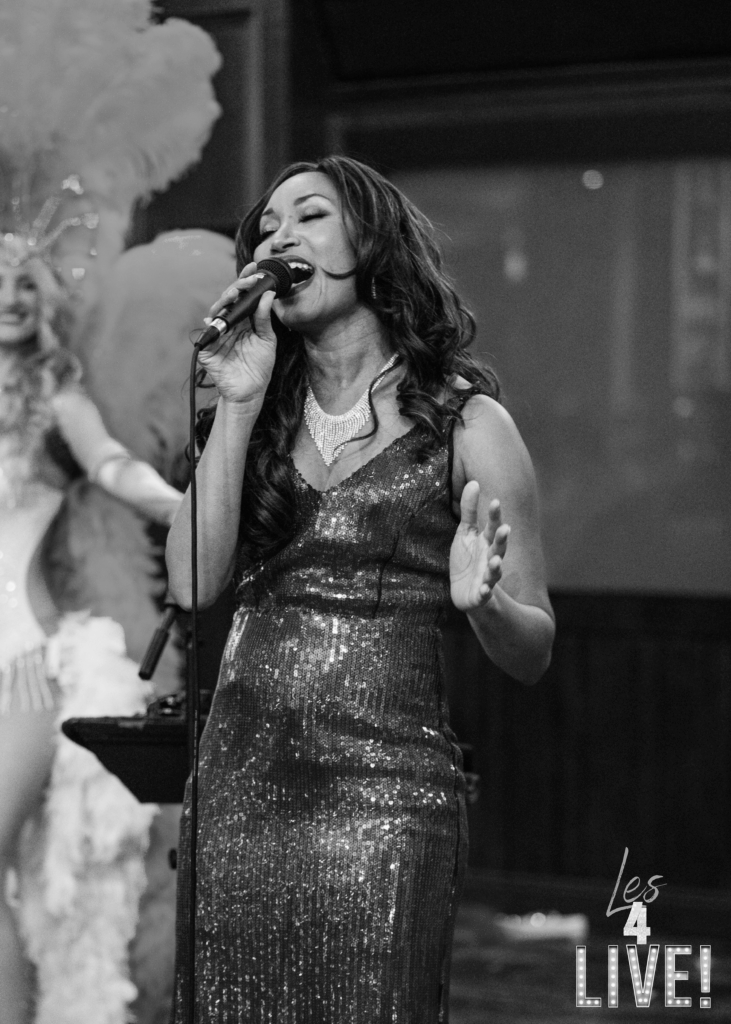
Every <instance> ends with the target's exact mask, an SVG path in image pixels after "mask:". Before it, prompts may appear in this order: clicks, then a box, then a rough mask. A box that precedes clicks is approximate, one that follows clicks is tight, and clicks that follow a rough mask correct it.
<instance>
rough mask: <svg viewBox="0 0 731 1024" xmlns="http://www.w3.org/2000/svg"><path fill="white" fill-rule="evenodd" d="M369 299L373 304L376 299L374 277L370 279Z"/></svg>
mask: <svg viewBox="0 0 731 1024" xmlns="http://www.w3.org/2000/svg"><path fill="white" fill-rule="evenodd" d="M371 298H372V299H373V301H374V302H376V300H377V299H378V296H377V295H376V279H375V277H374V278H372V279H371Z"/></svg>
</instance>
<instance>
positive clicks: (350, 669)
mask: <svg viewBox="0 0 731 1024" xmlns="http://www.w3.org/2000/svg"><path fill="white" fill-rule="evenodd" d="M418 440H419V435H418V431H417V429H416V428H414V429H412V430H411V431H409V432H408V433H407V434H405V435H404V436H403V437H400V438H397V439H396V440H395V441H394V442H393V443H392V444H391V445H390V446H388V447H387V448H386V449H384V450H383V451H381V452H380V453H378V454H377V455H376V456H375V457H374V458H372V459H371V460H370V461H369V462H367V463H366V464H365V465H364V466H362V467H360V469H358V470H357V471H356V472H355V473H353V474H352V475H351V476H349V477H348V478H346V479H345V480H344V481H343V482H342V483H340V484H339V485H337V486H335V487H332V488H330V489H328V490H326V491H323V492H321V491H317V490H315V489H314V488H312V487H311V486H310V485H309V484H307V483H306V481H305V480H304V479H303V478H302V477H301V476H300V474H299V473H297V471H296V470H295V468H294V466H292V467H291V471H292V473H293V474H294V476H295V478H296V495H297V511H296V532H295V536H294V539H293V540H292V541H291V542H290V543H289V544H288V545H287V546H286V547H285V548H284V549H283V550H282V551H280V552H279V553H278V554H277V555H275V556H274V557H272V558H271V559H269V560H268V561H266V562H265V563H264V564H263V565H262V566H260V567H259V568H258V569H257V570H256V571H254V572H252V573H251V574H249V575H248V576H247V577H245V578H244V579H243V581H242V582H241V584H240V586H239V588H238V591H237V593H238V606H237V610H236V613H235V617H234V622H233V626H232V629H231V633H230V635H229V639H228V642H227V646H226V650H225V652H224V656H223V661H222V665H221V671H220V677H219V681H218V685H217V689H216V692H215V696H214V701H213V706H212V708H211V713H210V716H209V720H208V723H207V726H206V729H205V731H204V734H203V737H202V741H201V760H200V773H199V831H198V860H197V865H198V898H197V912H196V933H197V934H196V938H197V945H196V965H197V966H196V991H197V997H196V1003H197V1007H198V1012H197V1017H196V1021H197V1024H224V1022H225V1024H235V1022H236V1024H238V1022H246V1024H260V1022H261V1024H264V1022H268V1024H269V1022H271V1024H385V1022H393V1024H437V1022H446V1021H447V1019H448V1017H447V1014H448V1010H447V996H448V976H449V960H450V947H451V937H452V932H453V924H454V914H455V910H456V904H457V900H458V897H459V891H460V885H461V879H462V874H463V868H464V864H465V858H466V849H467V833H466V817H465V806H464V777H463V774H462V769H461V758H460V752H459V748H458V747H457V746H456V743H455V740H454V736H453V734H452V732H451V731H450V729H449V725H448V715H447V707H446V701H445V696H444V673H443V662H442V653H441V644H440V639H441V638H440V631H439V621H440V618H441V616H442V614H443V611H444V609H445V607H446V606H447V605H448V602H449V579H448V556H449V548H450V545H451V541H452V538H453V536H454V532H455V528H456V523H455V520H454V518H453V515H452V512H451V507H450V506H451V501H450V487H449V473H450V465H449V463H450V459H449V454H448V449H447V445H444V446H443V447H441V448H439V449H438V450H437V451H436V452H434V453H433V454H431V455H430V456H429V457H428V458H427V460H426V461H425V462H422V463H418V462H417V461H416V460H415V458H414V453H415V449H416V446H417V441H418ZM188 820H189V806H188V803H187V799H186V807H185V811H184V819H183V822H184V824H183V830H182V835H181V846H180V858H179V867H180V871H179V874H180V878H179V904H178V953H177V973H176V998H175V1008H174V1012H173V1020H174V1022H175V1024H189V1022H191V1020H192V1018H191V1015H190V1012H189V1009H188V1008H187V1007H186V997H185V992H186V982H187V973H186V966H185V964H186V960H185V946H184V943H185V936H186V921H187V915H188V909H187V907H188V904H187V883H188V868H187V853H186V850H187V844H188V836H187V822H188Z"/></svg>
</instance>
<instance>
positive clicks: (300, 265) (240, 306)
mask: <svg viewBox="0 0 731 1024" xmlns="http://www.w3.org/2000/svg"><path fill="white" fill-rule="evenodd" d="M256 270H257V273H259V274H263V277H261V278H259V280H258V281H257V282H256V283H255V284H254V285H253V287H251V288H249V289H248V290H247V291H245V292H241V294H240V295H239V297H238V299H236V300H235V301H234V302H233V304H232V305H230V306H224V307H223V309H222V310H220V311H219V313H218V316H217V317H216V318H215V320H213V321H212V322H211V323H210V324H209V325H208V327H207V328H206V330H205V331H204V333H203V335H202V337H201V338H200V340H199V341H197V342H196V346H197V347H198V348H199V349H200V348H206V346H208V345H210V344H211V343H212V342H214V341H218V339H219V338H221V337H222V336H223V335H224V334H226V332H227V331H230V330H231V328H232V327H235V326H236V325H237V324H239V323H241V321H242V320H245V319H246V318H247V317H249V316H251V314H252V313H253V312H254V310H255V309H256V307H257V306H258V305H259V299H260V298H261V297H262V295H263V294H264V292H271V291H273V292H274V293H275V295H276V296H277V298H278V299H281V298H282V297H283V296H284V295H288V294H289V292H290V291H291V290H292V288H293V287H294V285H296V284H300V283H301V282H302V281H308V280H309V279H310V278H311V277H312V275H313V274H314V273H315V268H314V267H313V266H312V264H310V263H308V262H307V260H303V259H300V258H299V257H297V256H290V257H289V258H288V259H283V258H281V257H279V256H273V257H272V258H271V259H268V260H262V261H261V263H257V265H256Z"/></svg>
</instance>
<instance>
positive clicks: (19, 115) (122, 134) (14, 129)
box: [0, 0, 220, 212]
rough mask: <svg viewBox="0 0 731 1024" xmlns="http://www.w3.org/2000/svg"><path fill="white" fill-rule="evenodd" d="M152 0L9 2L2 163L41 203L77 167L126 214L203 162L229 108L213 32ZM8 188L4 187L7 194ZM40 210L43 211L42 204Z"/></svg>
mask: <svg viewBox="0 0 731 1024" xmlns="http://www.w3.org/2000/svg"><path fill="white" fill-rule="evenodd" d="M151 10H152V4H151V2H150V0H0V169H2V170H3V171H4V174H5V176H6V177H9V178H10V180H11V181H12V179H13V176H14V175H17V174H24V173H26V174H27V172H28V171H29V169H31V170H32V172H33V180H32V182H31V183H30V187H31V190H32V192H33V199H34V201H35V205H37V203H38V198H39V197H41V196H42V193H43V192H45V193H46V194H52V193H53V192H55V191H57V190H58V188H59V187H60V186H61V183H62V182H63V181H64V180H65V179H66V178H67V177H68V176H69V175H71V174H79V175H81V176H82V178H83V180H84V182H85V184H86V185H87V186H88V187H89V188H90V190H91V191H92V192H93V194H94V196H95V198H96V199H97V200H100V201H102V202H104V203H105V204H108V205H110V206H112V207H114V208H116V209H119V210H120V211H122V212H126V210H127V208H128V207H129V206H130V205H131V203H132V202H134V200H135V199H136V198H139V197H141V196H145V195H147V194H149V193H150V192H152V191H155V190H158V189H162V188H164V187H165V186H166V185H167V184H168V183H169V182H170V181H172V180H174V179H175V178H176V177H178V176H179V175H180V174H182V172H183V171H184V170H185V168H186V167H188V166H189V165H190V163H191V162H193V161H194V160H196V159H197V158H198V157H199V155H200V151H201V149H202V147H203V145H204V144H205V141H206V139H207V137H208V135H209V133H210V129H211V125H212V123H213V121H214V120H215V118H216V117H217V116H218V114H219V112H220V111H219V107H218V104H217V103H216V101H215V98H214V95H213V90H212V87H211V81H210V79H211V76H212V75H213V74H214V72H215V71H216V70H217V68H218V67H219V64H220V57H219V55H218V52H217V50H216V48H215V46H214V45H213V42H212V41H211V39H210V37H209V36H208V35H206V33H205V32H203V31H202V30H201V29H199V28H197V27H195V26H194V25H191V24H189V23H188V22H185V21H181V20H178V19H173V18H171V19H169V20H168V21H166V22H164V23H163V24H152V23H151V22H150V15H151ZM8 187H9V185H8V184H7V183H6V184H5V189H6V190H7V189H8ZM34 212H37V211H34Z"/></svg>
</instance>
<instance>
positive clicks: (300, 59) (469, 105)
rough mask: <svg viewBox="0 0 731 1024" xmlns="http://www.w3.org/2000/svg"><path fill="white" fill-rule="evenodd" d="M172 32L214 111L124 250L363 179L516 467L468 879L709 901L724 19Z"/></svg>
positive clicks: (349, 9)
mask: <svg viewBox="0 0 731 1024" xmlns="http://www.w3.org/2000/svg"><path fill="white" fill-rule="evenodd" d="M166 15H180V16H184V17H189V18H191V19H192V20H194V21H197V22H198V23H199V24H201V26H202V27H204V28H205V29H206V30H207V31H209V32H211V34H212V35H213V36H214V38H215V39H216V41H217V43H218V45H219V47H220V49H221V51H222V53H223V55H224V60H225V64H224V68H223V70H222V71H221V72H220V73H219V76H218V79H217V82H216V86H217V91H218V95H219V98H220V100H221V102H222V105H223V106H224V110H225V113H224V117H223V118H222V119H221V121H220V122H219V125H218V127H217V129H216V133H215V134H214V138H213V140H212V142H211V144H210V146H209V148H208V150H207V151H206V153H205V155H204V158H203V161H202V163H201V165H200V167H199V168H198V169H197V170H195V171H194V172H193V173H192V174H191V175H190V176H189V177H188V178H187V179H186V180H185V181H183V182H182V183H180V184H178V185H176V186H175V187H174V188H173V189H171V190H170V192H169V193H167V194H166V195H165V196H164V197H162V198H161V199H157V200H155V201H154V202H153V203H152V204H151V206H150V207H149V208H148V209H147V211H143V212H142V213H141V215H140V217H139V219H138V222H137V226H136V235H137V237H140V238H142V237H149V236H150V235H153V234H155V233H156V232H157V231H158V230H161V229H163V228H168V227H176V226H189V225H196V226H205V227H212V228H214V229H216V230H220V231H224V232H227V233H231V232H232V231H233V230H234V228H235V223H236V221H237V219H238V217H239V216H240V214H241V212H242V211H243V210H244V209H245V207H246V206H247V204H248V203H249V202H250V201H251V199H252V198H253V197H254V196H255V195H256V194H258V192H259V191H260V190H261V189H262V188H263V186H264V184H265V182H266V181H267V179H268V178H269V177H270V176H271V174H272V173H273V172H274V170H276V169H277V167H278V166H280V165H281V164H283V163H284V162H286V161H287V160H290V159H303V158H306V159H309V158H314V157H317V156H319V155H321V154H323V153H325V152H329V151H333V150H339V151H342V152H347V153H348V154H350V155H353V156H356V157H359V158H362V159H365V160H368V161H370V162H372V163H374V164H375V165H376V166H378V167H379V168H380V169H381V170H382V171H383V172H384V173H386V174H387V175H389V176H391V177H392V178H393V179H394V180H396V181H397V182H399V183H401V184H402V185H403V186H404V188H405V189H406V190H407V192H410V193H414V198H417V194H418V201H419V202H421V203H422V204H423V205H424V206H425V209H427V212H429V213H431V214H432V216H434V217H435V219H437V220H438V221H439V226H440V228H441V230H442V231H443V233H444V234H445V235H446V236H448V237H446V238H445V241H446V243H447V249H448V252H449V254H450V258H451V260H452V263H451V264H450V265H451V266H452V268H453V272H454V273H455V276H456V279H457V282H458V285H459V286H460V288H461V289H463V290H465V292H466V293H468V294H469V297H470V301H471V302H472V304H473V305H474V307H475V309H476V311H477V313H478V321H479V326H480V340H479V341H478V351H479V352H480V353H481V354H482V355H484V356H485V357H489V358H491V359H492V361H495V362H496V363H497V367H498V370H499V371H500V372H501V374H502V375H503V378H504V379H505V382H506V384H507V386H508V387H507V390H508V404H509V407H510V408H511V410H512V411H513V413H514V415H515V416H516V419H517V421H518V423H519V426H520V427H521V430H522V431H523V433H524V434H525V436H526V437H527V439H528V441H529V446H530V447H531V450H532V451H533V452H534V455H535V456H536V461H537V465H538V471H539V477H540V478H541V484H542V490H543V491H544V493H545V495H546V514H545V516H544V519H545V521H546V527H547V547H548V555H549V564H550V565H551V571H552V580H551V582H552V585H553V596H554V600H555V606H556V610H557V618H558V627H559V629H558V637H557V643H556V652H555V657H554V662H553V665H552V667H551V669H550V671H549V673H548V676H547V677H546V679H545V680H544V681H543V682H542V683H541V684H540V685H539V686H538V687H536V688H530V689H524V688H522V687H519V686H517V685H516V684H514V683H512V682H511V681H509V680H507V679H505V678H504V677H502V676H501V675H500V674H499V673H497V672H496V671H495V670H494V669H493V668H492V666H490V665H489V663H488V661H487V659H486V658H485V657H484V655H483V654H482V653H481V651H480V650H479V647H478V645H477V644H476V642H475V641H474V639H473V638H472V637H471V634H470V633H469V630H468V628H467V627H466V625H465V623H464V621H462V620H460V619H459V617H457V616H454V617H453V619H452V620H451V622H450V625H449V629H448V632H447V653H448V666H449V673H450V679H451V691H452V708H453V717H454V722H455V726H456V728H457V731H458V733H459V735H460V738H461V739H462V740H464V741H467V742H470V743H472V744H473V745H474V748H475V767H476V768H477V770H478V771H479V772H480V774H481V776H482V779H483V795H482V798H481V800H480V801H479V802H478V803H477V804H476V805H474V807H473V808H472V809H471V811H470V814H471V818H472V854H471V859H472V865H473V867H474V868H475V869H480V870H481V871H482V872H483V873H484V872H487V874H483V876H482V877H485V878H492V879H493V881H494V879H496V878H498V877H500V878H503V879H504V878H505V877H507V876H506V875H505V874H504V873H505V872H508V873H509V875H510V877H512V878H529V879H530V878H533V879H535V880H538V879H543V880H544V881H543V882H541V884H545V878H546V877H550V878H554V879H555V878H563V879H567V878H568V879H570V878H575V879H579V878H595V879H599V880H605V881H602V882H601V883H600V885H601V886H605V884H606V881H607V880H610V879H613V877H614V875H615V873H616V870H617V868H618V865H619V863H620V862H621V857H622V853H623V850H624V848H625V846H629V847H630V854H631V857H632V858H633V860H634V865H633V867H632V871H633V873H636V874H642V872H643V871H645V872H646V874H647V875H648V876H649V875H650V874H656V873H658V874H663V875H664V876H665V879H666V881H667V882H668V884H669V888H668V889H667V890H665V893H671V892H672V890H673V888H674V889H675V891H676V892H680V891H681V890H683V887H705V888H708V889H714V890H715V891H716V892H717V893H718V892H719V890H723V889H728V888H729V887H730V886H731V860H730V859H729V858H730V857H731V854H730V853H729V851H730V850H731V842H730V841H729V840H731V835H730V834H729V833H730V831H731V763H730V760H731V757H730V754H729V750H730V747H729V742H728V736H729V729H730V727H731V702H730V699H729V681H730V672H729V669H730V668H731V650H730V648H729V640H728V623H729V611H730V610H731V559H728V553H729V551H728V547H729V527H730V523H729V518H728V511H727V509H728V508H730V507H731V503H729V502H728V501H727V499H728V497H729V496H731V482H729V476H728V472H729V470H728V458H727V455H726V453H727V451H728V444H729V441H731V435H730V428H729V413H728V409H729V401H728V399H729V390H731V379H729V372H730V371H729V365H730V364H729V358H730V357H729V323H730V322H731V307H730V305H729V302H730V298H729V289H730V288H731V234H730V232H731V185H730V182H731V175H730V174H729V170H728V168H729V166H731V164H729V161H730V160H731V132H729V127H728V126H729V124H731V88H730V86H731V6H729V5H728V4H727V3H693V4H689V3H679V2H675V3H667V2H666V3H662V4H659V3H658V4H651V3H636V2H635V3H628V2H613V3H593V4H573V3H568V2H559V3H553V4H550V5H549V4H543V3H538V2H535V0H534V2H518V0H512V2H509V3H508V2H507V0H506V2H502V0H500V2H491V3H485V2H484V0H453V2H452V3H449V4H444V3H436V2H432V0H419V2H413V3H412V2H401V3H398V2H394V0H370V2H368V0H289V2H287V0H268V2H264V0H208V2H206V3H205V4H204V3H202V2H196V0H169V2H168V3H166V4H164V5H163V14H162V15H161V16H166ZM587 172H592V174H596V173H599V176H600V178H601V181H602V184H601V186H600V187H598V188H596V189H595V188H594V186H593V185H587V184H586V182H587V181H593V182H594V183H595V184H596V181H598V180H599V179H597V178H589V179H586V178H584V177H583V176H584V175H585V174H586V173H587ZM460 175H461V176H462V177H461V178H460ZM460 181H461V182H462V185H460ZM526 182H527V183H528V185H526ZM521 188H522V189H523V192H522V193H521V191H520V190H521ZM600 188H601V189H603V191H600V190H599V189H600ZM511 189H512V190H513V191H512V192H511ZM526 189H528V192H527V193H526ZM501 190H502V191H501ZM528 193H530V195H531V196H532V197H533V198H532V199H531V201H530V202H527V201H523V200H521V199H520V196H521V195H525V194H528ZM475 196H478V197H479V196H482V197H483V200H484V201H483V204H482V206H479V203H477V200H476V199H475ZM511 196H512V198H511ZM516 196H518V198H517V199H516ZM485 197H487V198H485ZM496 197H497V198H496ZM476 203H477V207H478V208H476V206H475V204H476ZM501 203H502V205H500V204H501ZM521 203H522V205H521ZM430 204H431V207H432V209H428V207H429V206H430ZM511 204H512V205H511ZM590 204H593V205H590ZM468 229H469V230H468ZM470 232H471V234H470ZM572 232H573V234H572ZM450 238H451V239H452V242H454V243H455V244H453V245H452V246H451V249H450V244H449V240H450ZM582 247H583V248H582ZM468 252H469V253H470V261H469V265H467V264H466V263H464V262H463V263H462V264H460V259H462V260H463V261H464V260H465V258H466V256H465V254H466V253H468ZM577 253H578V254H579V255H578V257H577ZM491 261H492V262H491ZM521 261H522V262H521ZM521 267H522V268H523V270H521ZM511 268H512V269H511ZM524 271H525V273H524ZM521 274H523V277H521ZM511 275H512V277H511ZM554 298H555V302H554V301H553V300H554ZM699 311H700V312H699ZM580 314H581V315H580ZM516 339H517V340H516ZM480 346H482V347H480ZM689 353H690V355H689ZM694 353H695V355H694ZM698 353H700V355H698ZM693 359H695V362H693ZM683 360H685V361H683ZM688 360H690V362H688ZM689 366H690V369H688V367H689ZM536 367H538V371H537V370H536ZM678 367H680V368H681V369H678ZM699 367H700V369H699ZM683 368H684V369H683ZM612 374H614V376H612ZM562 379H564V380H569V382H570V383H571V385H572V386H571V387H569V388H568V389H567V388H563V390H562V388H561V380H562ZM592 389H593V390H592ZM567 394H568V395H569V399H566V395H567ZM562 395H563V396H564V397H563V399H562V401H563V405H562V404H561V401H559V399H560V398H561V396H562ZM572 396H573V397H572ZM577 396H578V397H577ZM582 396H583V398H582ZM582 401H583V404H582ZM567 403H568V404H567ZM572 403H573V404H572ZM567 409H568V412H567V411H566V410H567ZM643 446H644V447H643ZM684 453H685V454H684ZM688 453H690V455H689V454H688ZM660 463H662V465H663V466H665V467H666V469H664V470H663V473H664V475H661V476H660V477H658V476H657V475H653V473H654V472H655V471H656V467H657V465H658V464H660ZM610 470H611V472H610ZM615 470H616V472H615ZM612 474H614V475H612ZM622 474H624V475H622ZM633 474H634V475H633ZM684 474H686V475H684ZM564 481H568V482H567V483H566V484H565V486H564V483H563V482H564ZM633 481H634V483H633ZM559 483H561V486H562V487H564V489H563V490H561V487H559V486H558V485H559ZM623 487H624V488H625V490H624V491H622V488H623ZM572 488H573V490H572ZM618 489H619V491H618ZM617 493H621V494H622V495H624V497H625V498H626V501H624V503H623V504H621V505H619V506H617V505H616V504H615V505H613V504H612V495H614V496H615V497H616V494H617ZM562 495H563V497H562ZM567 496H568V497H567ZM562 501H563V504H561V502H562ZM590 501H591V502H595V503H596V505H597V509H598V511H599V515H598V516H597V518H596V521H595V524H594V526H593V527H592V528H591V529H589V531H588V533H587V532H586V531H585V532H584V533H583V534H580V531H579V529H578V526H577V523H578V522H579V520H578V518H577V516H578V513H579V512H581V511H582V510H583V511H586V509H587V507H588V505H589V503H590ZM572 517H573V518H572ZM582 522H584V520H582ZM612 531H614V532H612ZM633 531H634V532H633ZM704 531H705V532H704ZM609 536H611V537H612V543H611V544H608V543H607V538H608V537H609ZM624 537H627V543H626V544H624V543H623V539H624ZM633 544H634V547H632V545H633ZM562 545H563V546H569V547H570V549H571V550H570V551H569V553H568V554H569V555H570V556H571V557H568V556H567V552H566V551H565V550H564V547H563V546H562ZM693 545H695V547H694V546H693ZM689 550H690V557H688V558H687V562H686V563H685V566H684V563H683V562H682V558H683V557H686V556H687V555H688V551H689ZM536 884H538V882H537V881H536ZM515 891H516V890H514V891H513V895H514V894H515ZM602 891H603V888H602ZM668 898H669V897H668ZM696 902H697V901H696Z"/></svg>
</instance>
